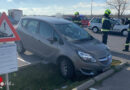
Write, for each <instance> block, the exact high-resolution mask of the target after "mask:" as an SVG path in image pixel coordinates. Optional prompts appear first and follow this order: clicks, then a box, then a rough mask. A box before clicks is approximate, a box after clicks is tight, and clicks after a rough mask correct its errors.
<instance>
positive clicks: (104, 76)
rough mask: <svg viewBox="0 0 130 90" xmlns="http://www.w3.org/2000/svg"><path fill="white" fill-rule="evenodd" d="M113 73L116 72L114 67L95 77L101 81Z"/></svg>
mask: <svg viewBox="0 0 130 90" xmlns="http://www.w3.org/2000/svg"><path fill="white" fill-rule="evenodd" d="M113 73H114V69H110V70H108V71H106V72H104V73H102V74H100V75H98V76H96V77H94V80H95V81H96V82H98V81H101V80H103V79H104V78H106V77H108V76H110V75H111V74H113Z"/></svg>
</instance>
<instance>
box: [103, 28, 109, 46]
mask: <svg viewBox="0 0 130 90" xmlns="http://www.w3.org/2000/svg"><path fill="white" fill-rule="evenodd" d="M107 39H108V31H107V32H103V35H102V42H103V43H104V44H107Z"/></svg>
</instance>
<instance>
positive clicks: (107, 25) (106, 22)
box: [101, 17, 111, 32]
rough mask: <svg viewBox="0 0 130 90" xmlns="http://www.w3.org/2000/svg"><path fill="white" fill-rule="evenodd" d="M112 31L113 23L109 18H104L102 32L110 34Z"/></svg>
mask: <svg viewBox="0 0 130 90" xmlns="http://www.w3.org/2000/svg"><path fill="white" fill-rule="evenodd" d="M110 29H111V21H110V18H109V17H104V18H102V29H101V31H102V32H108V31H110Z"/></svg>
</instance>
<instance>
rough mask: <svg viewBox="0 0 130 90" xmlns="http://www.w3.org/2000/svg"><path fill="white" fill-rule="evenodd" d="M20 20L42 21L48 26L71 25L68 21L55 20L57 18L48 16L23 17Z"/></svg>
mask: <svg viewBox="0 0 130 90" xmlns="http://www.w3.org/2000/svg"><path fill="white" fill-rule="evenodd" d="M22 19H36V20H42V21H45V22H47V23H50V24H65V23H71V22H70V21H68V20H65V19H63V18H57V17H49V16H25V17H23V18H22Z"/></svg>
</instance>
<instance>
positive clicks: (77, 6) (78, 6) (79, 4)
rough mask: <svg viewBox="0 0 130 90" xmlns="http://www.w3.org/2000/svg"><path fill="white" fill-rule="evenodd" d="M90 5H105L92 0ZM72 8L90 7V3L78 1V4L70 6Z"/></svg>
mask: <svg viewBox="0 0 130 90" xmlns="http://www.w3.org/2000/svg"><path fill="white" fill-rule="evenodd" d="M92 6H93V7H98V8H99V7H106V3H96V2H93V3H92ZM72 7H73V8H75V9H76V8H91V3H84V2H79V3H78V4H76V5H73V6H72Z"/></svg>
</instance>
